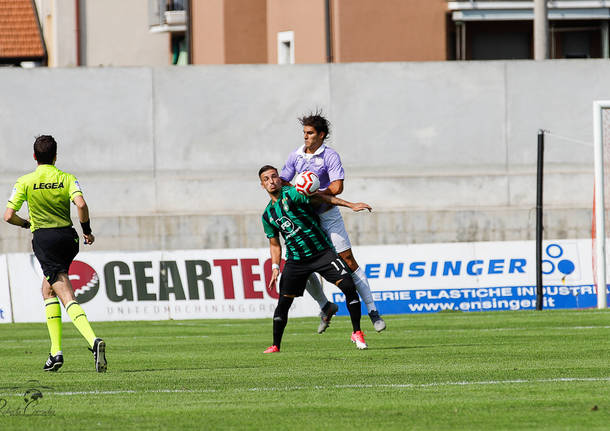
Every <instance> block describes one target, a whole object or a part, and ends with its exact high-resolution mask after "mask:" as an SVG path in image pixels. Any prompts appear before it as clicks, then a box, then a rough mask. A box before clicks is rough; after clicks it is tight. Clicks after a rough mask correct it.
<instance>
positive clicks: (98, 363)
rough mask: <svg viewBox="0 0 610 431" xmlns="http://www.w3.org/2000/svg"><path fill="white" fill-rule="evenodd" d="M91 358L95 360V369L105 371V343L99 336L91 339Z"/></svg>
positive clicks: (100, 371)
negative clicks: (93, 339)
mask: <svg viewBox="0 0 610 431" xmlns="http://www.w3.org/2000/svg"><path fill="white" fill-rule="evenodd" d="M89 350H91V351H92V352H93V359H94V360H95V371H97V372H98V373H105V372H106V364H107V362H106V343H105V342H104V340H102V339H101V338H96V339H95V341H93V349H89Z"/></svg>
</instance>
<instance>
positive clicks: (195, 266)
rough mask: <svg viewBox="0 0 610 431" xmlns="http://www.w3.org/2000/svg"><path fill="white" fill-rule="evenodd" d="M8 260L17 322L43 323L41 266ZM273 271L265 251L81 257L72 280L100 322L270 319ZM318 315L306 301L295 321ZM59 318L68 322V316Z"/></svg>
mask: <svg viewBox="0 0 610 431" xmlns="http://www.w3.org/2000/svg"><path fill="white" fill-rule="evenodd" d="M7 260H8V268H9V270H8V271H9V275H10V277H9V278H10V289H11V292H12V300H13V310H14V314H13V319H14V321H15V322H43V321H44V318H45V315H44V310H42V308H41V307H39V306H33V304H34V305H36V304H38V305H40V304H42V298H41V295H40V285H41V280H42V272H41V270H40V266H39V265H38V262H37V261H36V259H35V258H33V255H31V254H26V253H19V254H9V255H7ZM0 262H1V261H0ZM271 273H272V271H271V260H270V257H269V249H268V248H264V249H235V250H188V251H172V252H161V251H152V252H133V253H120V252H113V253H106V252H83V253H79V254H78V256H77V257H76V260H74V262H73V263H72V265H71V266H70V270H69V274H68V276H69V279H70V281H71V284H72V287H73V288H74V294H75V296H76V299H77V300H78V301H79V302H80V303H81V304H82V305H83V309H84V310H85V312H86V313H87V316H88V317H89V318H90V319H91V320H93V321H103V320H163V319H204V318H256V317H269V318H270V317H272V316H273V311H274V310H275V305H276V303H277V298H278V291H277V288H278V286H274V287H273V288H272V289H271V290H269V289H267V287H266V286H267V285H268V284H269V280H270V278H271ZM7 284H8V283H7ZM7 296H8V294H7ZM1 300H2V296H0V301H1ZM0 304H1V302H0ZM7 305H8V301H7ZM8 308H9V309H10V307H8ZM318 312H319V310H317V304H316V303H315V302H314V300H313V299H312V298H311V297H309V296H307V297H305V298H303V299H302V300H299V301H298V303H297V304H295V307H294V309H293V310H291V315H294V316H314V315H316V314H317V313H318ZM62 318H63V319H64V320H65V321H68V320H69V317H68V316H67V313H62Z"/></svg>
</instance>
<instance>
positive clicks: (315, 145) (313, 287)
mask: <svg viewBox="0 0 610 431" xmlns="http://www.w3.org/2000/svg"><path fill="white" fill-rule="evenodd" d="M299 121H300V122H301V125H302V126H303V139H304V144H303V145H302V146H301V147H299V148H297V149H296V150H294V151H293V152H292V153H290V155H289V156H288V160H286V164H285V165H284V167H283V168H282V172H281V173H280V177H281V178H282V180H283V181H284V184H289V183H290V181H291V180H292V179H293V178H294V177H295V175H297V174H300V173H301V172H304V171H312V172H314V173H315V174H316V175H317V176H318V178H320V189H319V191H318V193H324V194H328V195H333V196H335V195H338V194H340V193H341V192H343V180H344V179H345V173H344V171H343V165H342V164H341V158H340V157H339V153H337V152H336V151H335V150H333V149H332V148H329V147H327V146H326V145H325V144H324V141H325V140H326V138H328V136H329V122H328V120H327V119H326V118H324V117H323V116H322V115H321V114H320V113H314V114H311V115H307V116H303V117H301V118H300V119H299ZM318 216H319V217H320V224H321V226H322V229H323V230H324V232H326V234H327V235H328V237H329V238H330V240H331V241H332V243H333V246H334V247H335V251H336V252H337V254H339V256H341V258H342V259H343V260H344V261H345V263H346V264H347V266H348V267H349V269H350V270H351V271H352V277H353V279H354V283H355V284H356V289H357V290H358V293H359V294H360V297H361V298H362V300H363V301H364V303H365V305H366V308H367V311H368V313H369V317H370V318H371V322H373V327H374V328H375V330H376V331H377V332H380V331H383V330H384V329H385V327H386V324H385V321H384V320H383V319H382V318H381V316H380V315H379V312H378V311H377V307H376V306H375V301H374V300H373V295H372V294H371V288H370V287H369V283H368V280H367V278H366V275H365V274H364V271H363V270H362V268H360V267H359V266H358V263H357V262H356V259H355V258H354V255H353V253H352V245H351V243H350V240H349V236H348V235H347V231H346V230H345V224H344V223H343V217H342V216H341V212H340V211H339V208H337V207H336V206H326V207H321V208H320V209H319V210H318ZM307 292H309V294H310V295H311V296H312V297H313V298H314V299H315V300H316V301H317V302H318V305H319V306H320V309H321V310H322V311H321V312H320V318H321V321H320V326H319V327H318V333H322V332H324V331H325V330H326V328H327V327H328V325H329V324H330V319H331V318H332V316H333V315H334V314H335V313H336V312H337V310H338V307H337V305H336V304H333V303H332V302H329V301H328V299H327V298H326V295H324V291H323V290H322V284H321V283H320V280H319V278H318V277H317V276H316V275H315V274H313V275H312V276H311V277H310V278H309V280H308V283H307Z"/></svg>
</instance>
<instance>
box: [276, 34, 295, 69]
mask: <svg viewBox="0 0 610 431" xmlns="http://www.w3.org/2000/svg"><path fill="white" fill-rule="evenodd" d="M277 64H294V31H280V32H279V33H278V34H277Z"/></svg>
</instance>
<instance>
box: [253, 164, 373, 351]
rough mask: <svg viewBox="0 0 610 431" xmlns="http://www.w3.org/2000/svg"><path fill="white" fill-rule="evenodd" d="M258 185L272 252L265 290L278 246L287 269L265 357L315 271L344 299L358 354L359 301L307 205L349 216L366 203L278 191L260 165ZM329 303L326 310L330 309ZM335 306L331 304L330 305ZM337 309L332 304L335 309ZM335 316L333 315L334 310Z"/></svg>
mask: <svg viewBox="0 0 610 431" xmlns="http://www.w3.org/2000/svg"><path fill="white" fill-rule="evenodd" d="M258 176H259V179H260V181H261V186H262V187H263V188H264V189H265V190H266V191H267V193H268V194H269V197H270V198H271V201H270V202H269V204H268V205H267V207H266V208H265V212H264V213H263V217H262V221H263V228H264V231H265V234H266V235H267V238H269V248H270V252H271V262H272V265H271V267H272V270H273V274H272V277H271V281H270V283H269V286H268V288H272V287H273V286H275V282H276V281H277V279H278V277H279V274H280V265H279V264H280V261H281V257H282V246H281V243H280V239H279V237H280V235H281V236H282V237H283V238H284V242H285V244H286V264H285V266H284V269H283V272H282V278H281V279H280V297H279V299H278V305H277V307H276V309H275V312H274V315H273V344H272V345H271V347H269V348H268V349H267V350H265V353H276V352H279V351H280V343H281V341H282V335H283V333H284V329H285V328H286V323H287V321H288V310H289V309H290V306H291V305H292V302H293V301H294V298H295V297H297V296H303V292H304V290H305V285H306V283H307V279H308V278H309V276H310V275H311V274H313V273H314V272H317V273H319V274H320V275H321V276H322V277H324V278H325V279H326V280H328V281H329V282H331V283H334V284H335V285H337V287H338V288H339V289H341V291H342V292H343V293H344V294H345V302H346V304H347V309H348V311H349V314H350V318H351V321H352V327H353V332H352V337H351V339H352V341H353V342H354V343H356V347H358V348H359V349H366V348H367V345H366V343H365V341H364V334H363V333H362V331H361V330H360V313H361V312H360V299H359V298H358V293H357V292H356V287H355V285H354V282H353V279H352V277H351V275H350V271H349V268H348V267H347V265H346V264H345V263H344V262H343V260H341V258H340V257H339V256H338V255H337V253H335V250H334V248H333V246H332V243H331V242H330V239H329V238H328V237H327V236H326V234H325V233H324V231H323V230H322V228H321V227H320V223H319V219H318V216H317V215H316V213H315V212H314V209H313V208H312V203H314V204H315V203H318V204H322V203H327V204H332V205H339V206H344V207H348V208H351V209H352V210H353V211H363V210H369V211H370V210H371V207H370V206H369V205H368V204H365V203H351V202H348V201H345V200H343V199H340V198H338V197H336V196H332V195H324V194H315V195H313V196H311V197H307V196H304V195H301V194H300V193H299V192H297V191H296V189H294V188H292V187H288V186H286V187H282V179H281V178H280V176H279V175H278V172H277V169H276V168H274V167H273V166H270V165H265V166H263V167H262V168H261V169H260V170H259V173H258ZM330 304H331V303H328V304H327V306H326V307H329V306H330ZM332 305H335V304H332ZM335 307H336V305H335ZM335 312H336V311H335Z"/></svg>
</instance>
